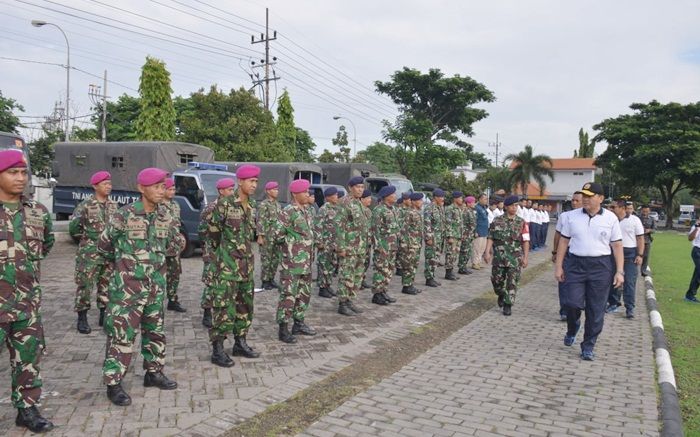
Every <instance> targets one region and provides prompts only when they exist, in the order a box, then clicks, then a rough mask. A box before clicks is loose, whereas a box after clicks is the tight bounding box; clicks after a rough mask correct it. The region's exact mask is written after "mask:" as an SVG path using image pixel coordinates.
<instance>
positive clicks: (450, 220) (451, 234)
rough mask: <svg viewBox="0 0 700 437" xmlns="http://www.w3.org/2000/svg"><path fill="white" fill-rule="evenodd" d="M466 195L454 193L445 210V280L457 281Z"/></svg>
mask: <svg viewBox="0 0 700 437" xmlns="http://www.w3.org/2000/svg"><path fill="white" fill-rule="evenodd" d="M463 197H464V194H462V192H461V191H453V192H452V204H451V205H450V206H448V207H447V208H445V279H447V280H448V281H456V280H457V279H459V278H458V277H457V276H455V274H454V268H455V265H456V264H457V257H458V256H459V244H460V242H461V241H462V205H463V201H464V199H463Z"/></svg>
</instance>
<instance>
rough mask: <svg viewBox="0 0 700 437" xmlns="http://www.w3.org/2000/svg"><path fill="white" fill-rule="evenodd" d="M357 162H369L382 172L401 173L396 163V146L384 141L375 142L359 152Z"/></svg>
mask: <svg viewBox="0 0 700 437" xmlns="http://www.w3.org/2000/svg"><path fill="white" fill-rule="evenodd" d="M357 162H367V163H370V164H373V165H376V166H377V168H378V169H379V171H380V172H382V173H400V172H401V170H400V169H399V166H398V164H397V163H396V155H395V152H394V148H393V147H391V146H390V145H388V144H385V143H382V142H379V141H377V142H375V143H373V144H370V145H369V146H367V148H366V149H365V150H361V151H359V152H357Z"/></svg>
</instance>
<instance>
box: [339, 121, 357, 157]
mask: <svg viewBox="0 0 700 437" xmlns="http://www.w3.org/2000/svg"><path fill="white" fill-rule="evenodd" d="M333 120H347V121H349V122H350V125H351V126H352V156H353V158H355V157H357V129H356V128H355V123H353V122H352V120H350V119H349V118H347V117H343V116H340V115H334V116H333Z"/></svg>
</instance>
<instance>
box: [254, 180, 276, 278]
mask: <svg viewBox="0 0 700 437" xmlns="http://www.w3.org/2000/svg"><path fill="white" fill-rule="evenodd" d="M265 194H266V195H267V198H266V199H265V200H263V201H262V202H260V205H259V206H258V219H257V233H258V247H259V249H260V264H261V274H260V279H261V280H262V288H263V289H265V290H272V289H273V288H279V285H278V284H277V283H276V282H275V275H276V274H277V268H278V267H279V265H280V251H279V247H277V246H276V245H275V244H274V241H273V239H272V234H273V230H274V229H273V228H274V225H275V224H276V223H277V220H278V218H279V215H280V212H281V211H282V209H281V208H280V204H279V202H278V201H277V196H278V195H279V184H278V183H277V182H274V181H270V182H268V183H266V184H265Z"/></svg>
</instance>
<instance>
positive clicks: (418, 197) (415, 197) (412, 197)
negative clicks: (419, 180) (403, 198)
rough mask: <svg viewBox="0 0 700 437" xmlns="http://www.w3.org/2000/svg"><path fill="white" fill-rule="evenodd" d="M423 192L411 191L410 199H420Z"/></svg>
mask: <svg viewBox="0 0 700 437" xmlns="http://www.w3.org/2000/svg"><path fill="white" fill-rule="evenodd" d="M422 199H423V193H411V200H422Z"/></svg>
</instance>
